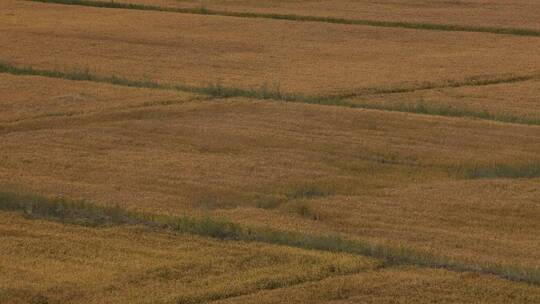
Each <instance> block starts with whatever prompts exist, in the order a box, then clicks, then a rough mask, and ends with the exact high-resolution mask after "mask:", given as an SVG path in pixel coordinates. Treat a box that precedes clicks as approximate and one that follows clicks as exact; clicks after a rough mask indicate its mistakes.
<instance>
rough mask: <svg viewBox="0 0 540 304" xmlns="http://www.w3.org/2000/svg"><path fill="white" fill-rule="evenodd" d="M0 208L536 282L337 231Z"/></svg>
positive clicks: (65, 203)
mask: <svg viewBox="0 0 540 304" xmlns="http://www.w3.org/2000/svg"><path fill="white" fill-rule="evenodd" d="M0 211H13V212H20V213H23V214H25V215H26V216H27V217H29V218H40V219H48V220H55V221H60V222H63V223H71V224H77V225H85V226H91V227H100V226H111V225H144V226H148V227H152V228H156V229H166V230H169V231H172V232H175V233H188V234H194V235H199V236H204V237H212V238H217V239H222V240H234V241H244V242H262V243H269V244H276V245H283V246H291V247H297V248H302V249H308V250H322V251H330V252H343V253H348V254H358V255H362V256H367V257H372V258H376V259H379V260H381V262H382V264H381V266H395V265H411V266H419V267H429V268H443V269H448V270H451V271H460V272H463V271H466V272H476V273H480V274H489V275H495V276H498V277H500V278H503V279H507V280H511V281H517V282H525V283H529V284H534V285H540V270H539V269H525V268H519V267H508V266H500V265H476V264H470V263H462V262H460V261H457V260H454V259H451V258H441V257H436V256H434V255H432V254H429V253H425V252H420V251H416V250H413V249H410V248H406V247H390V246H383V245H376V244H369V243H366V242H360V241H351V240H346V239H343V238H342V237H339V236H311V235H305V234H300V233H293V232H287V231H279V230H274V229H270V228H267V229H263V228H252V227H243V226H240V225H238V224H235V223H232V222H229V221H224V220H215V219H211V218H189V217H174V216H167V215H155V214H149V213H142V212H134V211H127V210H124V209H121V208H119V207H106V206H98V205H94V204H90V203H87V202H84V201H72V200H67V199H64V198H46V197H43V196H37V195H23V194H18V193H13V192H0Z"/></svg>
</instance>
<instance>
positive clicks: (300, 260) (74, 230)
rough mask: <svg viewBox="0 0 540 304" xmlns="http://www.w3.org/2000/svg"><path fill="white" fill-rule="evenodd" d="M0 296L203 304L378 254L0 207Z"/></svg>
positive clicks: (352, 267) (351, 265)
mask: <svg viewBox="0 0 540 304" xmlns="http://www.w3.org/2000/svg"><path fill="white" fill-rule="evenodd" d="M0 236H1V237H2V242H1V244H0V269H1V270H2V271H1V274H0V303H6V304H7V303H149V302H151V303H207V302H209V301H212V300H219V299H223V298H230V297H236V296H241V295H244V294H250V293H253V292H255V291H257V290H260V289H276V288H283V287H287V286H291V285H298V284H302V283H304V282H310V281H319V280H322V279H324V278H327V277H334V276H338V277H339V276H343V275H346V274H353V273H360V272H366V271H370V270H373V269H375V268H376V267H377V265H378V264H379V263H378V262H377V261H375V260H372V259H369V258H364V257H361V256H347V255H341V254H332V253H323V252H315V251H307V250H299V249H293V248H288V247H279V246H271V245H264V244H242V243H238V242H226V241H215V240H211V239H206V238H200V237H193V236H186V235H174V234H167V233H160V232H157V231H152V230H150V229H145V228H142V227H125V228H114V227H113V228H102V229H96V228H84V227H79V226H70V225H63V224H59V223H53V222H48V221H41V220H31V219H25V218H23V217H22V216H21V215H16V214H10V213H0Z"/></svg>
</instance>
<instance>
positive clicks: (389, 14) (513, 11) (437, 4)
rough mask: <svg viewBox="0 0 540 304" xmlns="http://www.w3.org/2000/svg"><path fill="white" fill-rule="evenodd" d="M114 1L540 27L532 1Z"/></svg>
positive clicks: (538, 12) (538, 9) (537, 7)
mask: <svg viewBox="0 0 540 304" xmlns="http://www.w3.org/2000/svg"><path fill="white" fill-rule="evenodd" d="M100 1H106V0H100ZM115 2H120V3H138V4H144V5H153V6H161V7H180V8H201V7H203V8H207V9H213V10H222V11H233V12H256V13H276V14H297V15H302V16H322V17H337V18H348V19H368V20H378V21H397V22H419V23H435V24H457V25H469V26H490V27H517V28H530V29H540V21H539V20H538V16H539V15H540V4H538V2H537V1H534V0H522V1H504V0H497V1H491V0H473V1H470V0H468V1H446V0H436V1H429V0H412V1H411V0H399V1H370V0H360V1H358V0H334V1H317V0H304V1H294V0H285V1H283V0H270V1H265V0H241V1H236V0H234V1H231V0H218V1H216V0H195V1H190V0H117V1H115Z"/></svg>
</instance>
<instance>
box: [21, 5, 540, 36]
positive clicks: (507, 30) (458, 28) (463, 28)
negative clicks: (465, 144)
mask: <svg viewBox="0 0 540 304" xmlns="http://www.w3.org/2000/svg"><path fill="white" fill-rule="evenodd" d="M27 1H31V2H42V3H54V4H64V5H80V6H88V7H97V8H114V9H132V10H144V11H158V12H172V13H183V14H197V15H211V16H226V17H240V18H264V19H275V20H288V21H300V22H323V23H334V24H346V25H365V26H376V27H392V28H405V29H415V30H432V31H448V32H478V33H491V34H504V35H515V36H529V37H540V30H534V29H526V28H511V27H492V26H467V25H457V24H438V23H426V22H399V21H378V20H369V19H347V18H335V17H323V16H306V15H295V14H276V13H253V12H235V11H220V10H212V9H207V8H204V7H201V8H174V7H160V6H152V5H143V4H135V3H118V2H113V1H111V2H104V1H95V0H27Z"/></svg>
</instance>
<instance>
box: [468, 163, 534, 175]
mask: <svg viewBox="0 0 540 304" xmlns="http://www.w3.org/2000/svg"><path fill="white" fill-rule="evenodd" d="M462 171H463V175H464V176H465V178H469V179H480V178H537V177H540V164H538V163H531V164H517V165H511V164H495V165H491V166H475V167H471V168H465V169H463V170H462Z"/></svg>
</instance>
